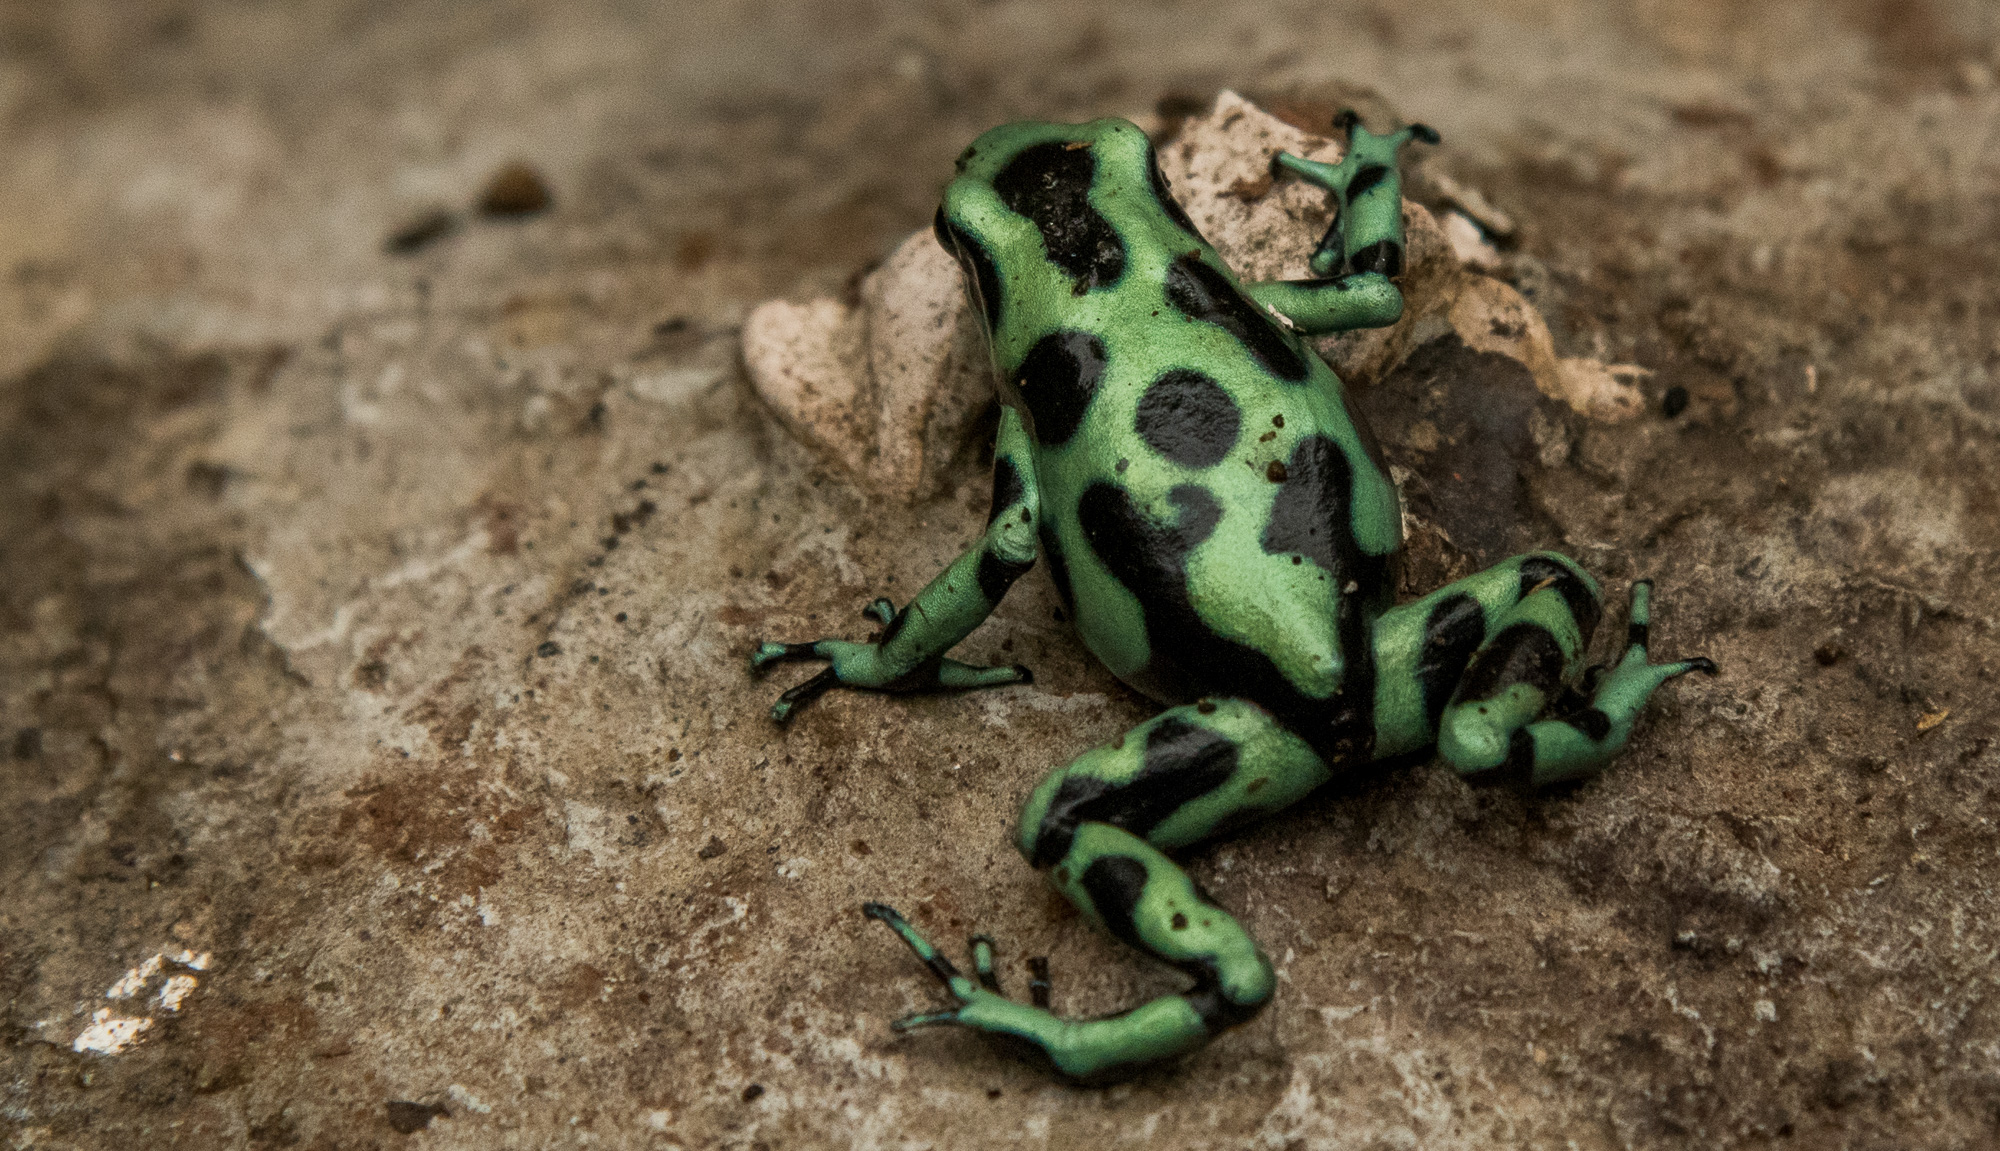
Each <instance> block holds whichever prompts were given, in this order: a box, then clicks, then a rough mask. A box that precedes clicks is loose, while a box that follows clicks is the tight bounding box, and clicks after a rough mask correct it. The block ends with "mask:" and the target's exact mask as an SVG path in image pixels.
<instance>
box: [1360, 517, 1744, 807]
mask: <svg viewBox="0 0 2000 1151" xmlns="http://www.w3.org/2000/svg"><path fill="white" fill-rule="evenodd" d="M1651 597H1652V584H1651V582H1650V581H1645V580H1642V581H1640V582H1639V583H1637V584H1635V585H1633V588H1632V611H1631V624H1630V626H1629V627H1628V629H1627V646H1626V650H1625V653H1624V655H1623V656H1622V657H1621V658H1620V660H1619V661H1618V663H1617V665H1616V666H1614V667H1612V668H1610V669H1609V670H1608V671H1607V670H1606V669H1603V668H1592V669H1590V670H1589V672H1588V673H1584V672H1583V669H1582V667H1581V663H1582V653H1583V650H1584V648H1585V646H1586V645H1587V644H1588V643H1589V640H1590V634H1591V632H1592V631H1593V630H1595V628H1596V626H1597V622H1598V618H1599V616H1600V614H1601V609H1600V606H1599V592H1598V589H1597V584H1596V581H1594V580H1592V579H1591V578H1590V577H1589V576H1588V575H1587V574H1585V573H1584V572H1583V570H1582V569H1580V568H1578V567H1577V566H1576V565H1575V564H1574V563H1572V562H1571V561H1570V560H1568V559H1566V558H1565V557H1563V556H1559V555H1556V554H1554V553H1551V552H1538V553H1534V554H1532V555H1526V556H1519V557H1516V558H1514V559H1512V560H1508V561H1506V562H1505V563H1501V564H1496V565H1495V566H1494V567H1492V568H1489V569H1487V570H1486V571H1484V572H1481V573H1479V574H1478V575H1474V576H1471V577H1469V578H1467V579H1463V580H1460V581H1459V582H1457V583H1454V584H1452V585H1450V586H1448V587H1444V588H1440V589H1439V590H1437V591H1435V592H1433V593H1431V594H1430V595H1428V596H1425V597H1424V598H1423V599H1421V600H1418V601H1416V602H1415V603H1410V604H1405V605H1402V606H1401V607H1398V608H1395V609H1393V610H1391V611H1389V612H1387V613H1385V614H1384V615H1383V617H1382V619H1381V620H1380V621H1378V622H1377V624H1376V625H1375V637H1376V638H1375V651H1376V666H1377V675H1378V679H1377V684H1378V687H1377V691H1376V701H1375V702H1376V748H1377V752H1378V754H1381V755H1395V754H1399V753H1401V752H1404V751H1409V750H1414V749H1415V748H1417V747H1421V746H1423V744H1425V743H1428V742H1430V741H1431V740H1432V739H1435V740H1436V743H1437V748H1438V752H1439V754H1440V755H1441V756H1443V758H1444V759H1445V760H1446V762H1448V763H1450V764H1451V765H1452V766H1453V767H1454V768H1456V769H1457V770H1458V771H1459V772H1461V773H1463V774H1464V775H1466V776H1468V777H1469V778H1471V779H1473V780H1475V781H1479V782H1489V781H1500V780H1508V781H1517V782H1521V783H1529V784H1534V785H1541V784H1548V783H1555V782H1558V781H1560V780H1564V779H1571V778H1575V777H1577V776H1581V775H1587V774H1590V773H1591V772H1595V771H1597V770H1599V769H1601V768H1602V767H1604V765H1605V764H1607V763H1608V762H1610V760H1611V759H1612V758H1614V757H1615V756H1616V755H1617V754H1618V753H1619V751H1620V750H1622V749H1623V748H1624V746H1625V740H1626V738H1627V737H1628V736H1629V735H1630V734H1631V732H1632V725H1633V722H1634V721H1635V720H1636V719H1637V718H1638V715H1639V712H1640V711H1641V710H1642V709H1643V708H1644V707H1645V704H1646V700H1647V698H1648V697H1649V696H1651V695H1652V693H1653V690H1654V689H1655V688H1657V687H1658V686H1659V685H1660V684H1662V683H1664V682H1666V681H1667V680H1669V679H1672V678H1673V677H1675V676H1677V675H1683V674H1686V673H1687V672H1690V671H1704V672H1710V673H1713V672H1714V671H1715V665H1714V663H1713V662H1711V661H1709V660H1708V659H1705V658H1701V657H1696V658H1693V659H1686V660H1679V661H1675V662H1672V663H1663V664H1653V663H1648V662H1647V658H1646V641H1647V636H1648V623H1649V621H1650V619H1651V604H1652V598H1651ZM1579 678H1581V679H1582V682H1583V687H1584V694H1580V693H1578V692H1577V691H1576V689H1575V688H1574V687H1573V686H1571V685H1574V684H1576V683H1577V682H1578V680H1579ZM1550 712H1554V713H1555V714H1554V715H1553V716H1552V717H1550V718H1543V717H1544V715H1545V714H1547V713H1550Z"/></svg>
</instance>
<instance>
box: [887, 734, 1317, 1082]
mask: <svg viewBox="0 0 2000 1151" xmlns="http://www.w3.org/2000/svg"><path fill="white" fill-rule="evenodd" d="M1327 776H1328V770H1327V766H1326V763H1325V761H1323V760H1322V759H1320V757H1319V756H1318V755H1316V754H1315V753H1314V752H1313V750H1312V749H1311V748H1310V747H1308V746H1307V745H1306V743H1305V741H1304V740H1302V739H1300V738H1299V737H1298V736H1297V735H1294V734H1293V733H1292V732H1290V731H1288V730H1286V729H1285V728H1284V727H1283V726H1282V725H1280V724H1279V723H1278V722H1277V721H1276V720H1275V719H1273V718H1272V716H1271V714H1270V713H1269V712H1266V711H1265V710H1263V709H1262V708H1260V707H1258V706H1257V705H1256V704H1253V703H1249V702H1247V701H1244V700H1237V699H1218V700H1203V701H1202V702H1200V703H1196V704H1189V705H1186V706H1184V707H1177V708H1173V709H1171V710H1169V711H1166V712H1163V713H1162V714H1160V715H1159V716H1157V717H1155V718H1154V719H1152V720H1150V721H1148V722H1147V723H1144V724H1142V725H1140V726H1139V727H1138V728H1136V729H1134V730H1133V731H1131V732H1128V733H1126V734H1125V735H1124V736H1121V737H1120V738H1118V739H1117V740H1115V741H1113V742H1112V743H1109V744H1106V745H1104V746H1102V747H1097V748H1094V749H1092V750H1090V751H1087V752H1085V753H1084V754H1082V755H1081V756H1078V757H1077V758H1076V759H1075V760H1072V761H1071V762H1070V763H1069V764H1068V765H1066V766H1064V767H1062V768H1060V769H1058V770H1057V771H1055V772H1053V773H1051V774H1050V775H1049V776H1048V777H1047V778H1046V779H1044V780H1043V781H1042V783H1041V785H1040V786H1039V787H1037V788H1036V789H1035V792H1034V794H1033V795H1032V796H1030V797H1029V799H1028V802H1027V804H1026V805H1025V806H1024V807H1023V808H1022V810H1021V824H1020V836H1019V840H1018V843H1017V845H1018V846H1019V847H1020V849H1021V853H1022V854H1023V855H1025V856H1027V857H1028V861H1029V862H1030V863H1032V864H1033V865H1034V866H1035V867H1036V868H1038V869H1042V870H1047V871H1048V872H1049V874H1050V878H1051V879H1052V880H1053V881H1054V883H1055V886H1056V888H1057V890H1059V891H1061V892H1062V893H1063V895H1064V896H1065V897H1067V898H1068V899H1069V900H1070V902H1071V903H1073V904H1075V905H1076V907H1077V908H1078V909H1079V910H1081V911H1082V912H1083V913H1084V915H1085V916H1086V917H1087V918H1089V919H1090V920H1091V921H1092V922H1093V923H1095V924H1097V925H1098V926H1099V927H1102V928H1104V929H1105V930H1106V931H1108V932H1110V933H1111V934H1112V935H1114V936H1116V937H1117V938H1119V939H1120V940H1123V941H1124V942H1126V943H1128V944H1131V945H1132V946H1133V947H1136V948H1138V949H1140V950H1141V951H1144V952H1147V953H1148V954H1150V955H1152V956H1154V957H1155V958H1157V959H1160V960H1162V961H1164V962H1166V963H1169V964H1172V965H1173V966H1175V967H1178V968H1180V969H1181V970H1182V971H1184V972H1186V973H1187V974H1188V975H1189V976H1190V977H1191V979H1192V980H1193V985H1192V986H1191V987H1189V988H1188V990H1186V991H1183V992H1181V993H1179V994H1176V995H1165V996H1161V997H1159V998H1157V999H1153V1000H1151V1001H1149V1002H1147V1003H1144V1004H1141V1005H1140V1006H1138V1007H1136V1008H1133V1009H1132V1010H1130V1011H1127V1012H1124V1013H1122V1014H1118V1015H1112V1016H1108V1017H1104V1018H1098V1019H1077V1020H1072V1019H1063V1018H1061V1017H1060V1016H1057V1015H1055V1014H1054V1013H1052V1012H1050V1011H1049V1010H1047V998H1046V991H1045V990H1041V989H1036V995H1035V1002H1034V1003H1032V1004H1028V1003H1017V1002H1015V1001H1013V1000H1010V999H1007V998H1006V997H1005V996H1003V995H1001V994H999V990H998V987H997V986H996V985H994V984H991V983H987V981H986V980H985V979H984V978H982V979H981V981H980V982H979V983H975V982H974V981H973V980H971V979H969V978H967V977H965V976H964V975H961V974H959V973H958V971H957V969H956V968H954V967H953V966H952V964H951V963H950V961H949V960H946V959H945V958H944V957H943V956H942V955H940V954H939V953H938V951H937V949H936V948H935V947H932V946H931V945H930V943H929V942H927V941H926V940H925V939H924V938H923V936H922V935H920V934H918V933H917V931H916V930H915V929H914V928H913V927H911V926H910V925H909V924H908V923H906V922H904V921H903V918H902V917H901V916H900V915H897V914H896V913H895V911H894V910H892V909H890V908H888V907H886V906H884V905H882V904H879V903H877V904H869V905H868V906H867V907H866V908H865V910H866V912H867V914H868V915H870V916H871V917H873V918H876V919H880V920H883V921H884V922H886V923H888V924H889V926H890V927H892V928H894V929H895V931H896V933H897V934H898V935H899V936H901V937H902V939H903V941H904V942H905V943H907V944H909V945H910V947H911V949H912V950H914V951H915V952H916V953H917V955H918V956H919V957H920V958H921V959H923V961H924V962H925V963H926V964H927V965H928V966H929V967H930V969H931V970H932V972H933V973H935V974H936V975H937V976H938V978H939V979H940V980H942V981H943V982H944V984H945V986H946V987H948V988H949V989H950V990H951V993H952V995H953V997H954V998H956V999H957V1000H958V1002H959V1006H958V1007H956V1008H954V1009H952V1010H949V1011H942V1012H934V1013H930V1014H924V1015H917V1016H912V1017H910V1018H909V1019H905V1020H902V1021H900V1022H899V1023H898V1024H897V1029H898V1030H907V1029H909V1028H911V1027H916V1026H922V1025H927V1024H936V1023H952V1024H957V1025H959V1026H962V1027H971V1028H975V1029H977V1030H980V1031H987V1032H993V1033H996V1034H1003V1035H1012V1036H1015V1037H1017V1038H1020V1039H1025V1040H1027V1041H1028V1042H1029V1043H1031V1044H1033V1045H1035V1046H1036V1047H1038V1048H1040V1049H1041V1050H1042V1052H1044V1053H1045V1054H1046V1055H1047V1056H1048V1058H1049V1060H1050V1061H1051V1062H1052V1063H1053V1064H1054V1065H1055V1066H1056V1068H1057V1069H1058V1070H1060V1071H1062V1072H1063V1073H1064V1074H1066V1075H1069V1076H1071V1077H1073V1078H1077V1079H1081V1080H1086V1081H1093V1080H1102V1079H1106V1078H1112V1077H1116V1076H1120V1075H1123V1074H1128V1073H1130V1072H1133V1071H1136V1070H1138V1069H1140V1068H1142V1067H1144V1066H1145V1065H1147V1064H1150V1063H1155V1062H1158V1061H1160V1060H1163V1059H1167V1058H1171V1057H1173V1056H1175V1055H1179V1054H1182V1053H1183V1052H1187V1051H1191V1050H1193V1049H1195V1048H1197V1047H1200V1046H1201V1045H1202V1044H1204V1043H1207V1042H1208V1041H1209V1040H1210V1039H1212V1038H1214V1037H1215V1036H1216V1035H1217V1034H1219V1033H1220V1032H1222V1031H1223V1030H1225V1029H1227V1028H1230V1027H1234V1026H1236V1025H1237V1024H1240V1023H1243V1022H1245V1021H1246V1020H1248V1019H1250V1018H1251V1017H1252V1016H1254V1015H1256V1014H1257V1012H1258V1011H1260V1010H1261V1009H1262V1008H1263V1006H1264V1004H1265V1003H1267V1002H1269V1001H1270V998H1271V995H1272V993H1273V992H1274V991H1275V990H1276V987H1277V979H1276V976H1275V974H1274V973H1273V972H1272V969H1271V964H1270V961H1269V960H1268V959H1266V958H1265V957H1264V954H1263V952H1262V951H1260V950H1259V949H1258V947H1257V943H1256V940H1254V939H1252V938H1251V937H1250V934H1249V932H1248V931H1246V930H1244V928H1243V926H1242V924H1240V923H1238V922H1237V921H1236V919H1235V918H1234V917H1233V916H1231V915H1230V914H1229V913H1228V912H1226V911H1224V910H1222V909H1221V908H1219V907H1217V906H1216V905H1215V904H1214V903H1213V902H1212V901H1211V900H1210V898H1209V897H1208V896H1207V894H1205V893H1204V892H1203V891H1202V890H1201V889H1200V888H1199V887H1198V886H1197V885H1196V884H1195V882H1194V880H1193V879H1192V878H1191V877H1189V875H1188V874H1187V872H1185V871H1183V870H1182V869H1181V867H1180V865H1179V864H1176V863H1175V862H1174V861H1173V860H1171V859H1169V858H1168V857H1167V856H1166V855H1165V854H1164V852H1166V851H1170V850H1173V849H1174V848H1177V847H1182V846H1186V845H1188V844H1191V843H1194V842H1197V841H1199V840H1202V839H1205V838H1207V837H1209V836H1210V835H1213V834H1215V833H1216V832H1218V831H1220V830H1224V829H1227V828H1230V827H1234V826H1237V825H1239V824H1241V823H1244V822H1247V821H1249V820H1253V819H1256V818H1259V817H1261V816H1263V815H1266V814H1268V813H1270V812H1273V811H1276V810H1277V809H1279V808H1282V807H1285V806H1287V805H1289V804H1291V803H1293V802H1294V801H1296V800H1298V799H1299V798H1301V797H1302V796H1304V795H1305V794H1307V793H1308V792H1310V791H1311V790H1312V789H1313V788H1315V787H1318V786H1319V785H1320V784H1321V783H1323V782H1325V780H1326V779H1327ZM974 954H975V956H979V955H982V954H986V953H985V952H982V951H981V950H980V949H979V947H978V946H977V944H975V951H974ZM988 968H989V964H987V963H982V964H981V969H982V971H984V970H987V969H988ZM1037 974H1038V981H1039V971H1038V973H1037ZM1045 986H1046V984H1045V982H1043V983H1042V987H1044V988H1045Z"/></svg>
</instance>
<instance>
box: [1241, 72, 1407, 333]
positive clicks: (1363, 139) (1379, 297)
mask: <svg viewBox="0 0 2000 1151" xmlns="http://www.w3.org/2000/svg"><path fill="white" fill-rule="evenodd" d="M1336 127H1345V128H1347V129H1348V146H1347V155H1345V156H1343V157H1341V159H1340V163H1338V164H1326V163H1321V162H1320V161H1317V160H1308V159H1305V158H1304V157H1302V156H1294V155H1292V154H1291V153H1290V152H1280V153H1278V155H1277V156H1276V157H1275V158H1273V160H1272V162H1271V167H1272V170H1273V172H1290V173H1292V174H1294V175H1296V176H1298V177H1299V178H1301V179H1303V180H1306V181H1307V182H1309V183H1313V184H1317V185H1319V186H1320V187H1322V188H1325V189H1326V190H1327V191H1329V192H1332V193H1333V195H1334V217H1333V223H1332V224H1331V225H1330V226H1329V227H1328V228H1327V230H1326V235H1325V236H1323V237H1321V239H1320V242H1319V246H1318V247H1317V248H1316V249H1314V251H1313V254H1312V258H1311V260H1310V261H1308V266H1309V267H1310V268H1311V269H1312V274H1313V277H1314V278H1313V279H1310V280H1269V281H1265V282H1263V283H1257V284H1251V285H1249V288H1248V290H1249V292H1250V295H1251V296H1252V297H1253V298H1254V299H1256V301H1257V302H1258V303H1260V304H1262V305H1264V306H1265V307H1267V308H1270V309H1272V310H1274V311H1276V312H1278V313H1279V314H1280V315H1282V316H1284V317H1285V318H1286V319H1287V320H1289V321H1290V322H1291V323H1292V325H1293V326H1294V327H1296V328H1298V329H1300V330H1301V331H1304V332H1307V333H1310V334H1321V333H1326V332H1345V331H1352V330H1353V329H1356V328H1378V327H1383V326H1385V325H1388V324H1393V323H1395V322H1396V320H1397V318H1398V317H1400V316H1401V315H1402V314H1403V296H1402V293H1401V292H1399V291H1398V290H1397V289H1396V285H1395V284H1393V283H1391V281H1392V280H1394V279H1395V278H1396V277H1397V276H1398V275H1401V274H1402V271H1403V181H1402V177H1401V176H1400V175H1399V174H1398V172H1397V169H1396V153H1397V151H1398V150H1399V149H1401V148H1402V146H1403V145H1404V144H1406V143H1408V142H1409V141H1411V140H1421V141H1423V142H1425V143H1427V144H1435V143H1437V142H1438V134H1437V133H1436V132H1434V131H1432V130H1431V129H1430V128H1427V127H1425V126H1424V125H1422V124H1411V125H1410V126H1408V127H1406V128H1403V129H1401V130H1399V131H1395V132H1391V133H1389V134H1388V135H1386V136H1377V135H1375V134H1374V133H1373V132H1370V131H1369V130H1368V129H1367V128H1365V127H1363V126H1362V125H1361V123H1360V121H1359V120H1358V119H1357V118H1355V117H1354V114H1353V113H1351V112H1348V113H1342V115H1341V118H1340V119H1339V120H1337V121H1336Z"/></svg>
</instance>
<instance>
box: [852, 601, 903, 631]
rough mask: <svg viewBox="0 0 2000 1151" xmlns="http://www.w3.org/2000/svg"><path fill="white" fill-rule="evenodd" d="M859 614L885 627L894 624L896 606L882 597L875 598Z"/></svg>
mask: <svg viewBox="0 0 2000 1151" xmlns="http://www.w3.org/2000/svg"><path fill="white" fill-rule="evenodd" d="M861 614H862V615H865V616H867V617H868V618H869V619H872V620H874V621H875V622H876V623H879V624H881V625H882V626H883V627H887V626H889V625H890V624H892V623H895V622H896V605H895V604H894V603H892V602H890V601H889V599H888V598H886V597H884V596H877V597H875V599H874V601H873V602H871V603H870V604H869V605H868V606H867V607H864V608H862V609H861Z"/></svg>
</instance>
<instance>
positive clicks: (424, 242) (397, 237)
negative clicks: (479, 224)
mask: <svg viewBox="0 0 2000 1151" xmlns="http://www.w3.org/2000/svg"><path fill="white" fill-rule="evenodd" d="M456 231H458V215H457V214H456V213H454V212H448V211H446V210H445V209H443V208H436V209H433V210H431V211H429V212H426V213H424V214H423V215H421V216H418V217H417V218H416V219H414V220H411V221H410V222H409V223H407V224H404V225H403V226H402V227H400V228H398V229H396V230H395V231H394V232H392V233H390V234H389V238H388V239H387V240H385V241H383V244H382V247H383V248H384V249H386V250H387V251H388V252H389V253H390V254H391V255H396V256H407V255H409V254H410V253H412V252H416V251H419V250H421V249H423V248H426V247H429V246H430V244H431V243H432V242H433V241H436V240H442V239H444V238H445V237H446V236H449V235H451V234H452V233H453V232H456Z"/></svg>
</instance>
